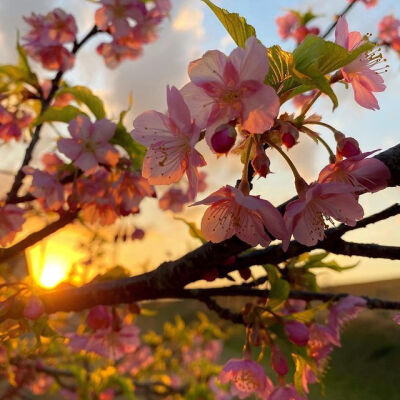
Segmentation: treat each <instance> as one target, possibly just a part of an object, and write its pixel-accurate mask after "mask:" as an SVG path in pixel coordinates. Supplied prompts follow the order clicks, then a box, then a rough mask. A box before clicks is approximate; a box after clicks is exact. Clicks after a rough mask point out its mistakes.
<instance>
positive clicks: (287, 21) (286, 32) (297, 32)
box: [276, 11, 319, 44]
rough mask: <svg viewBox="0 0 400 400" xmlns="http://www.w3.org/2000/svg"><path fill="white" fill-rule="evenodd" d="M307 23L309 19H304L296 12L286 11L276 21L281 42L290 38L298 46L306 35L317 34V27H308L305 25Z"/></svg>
mask: <svg viewBox="0 0 400 400" xmlns="http://www.w3.org/2000/svg"><path fill="white" fill-rule="evenodd" d="M311 19H312V18H311ZM309 21H310V19H305V18H304V16H303V15H301V14H299V13H298V12H295V11H288V12H287V13H286V14H285V15H283V16H282V17H278V18H277V19H276V23H277V25H278V34H279V36H280V37H281V38H282V39H283V40H287V39H289V38H291V39H294V40H295V41H296V43H297V44H300V43H301V42H302V41H303V40H304V39H305V38H306V36H307V35H309V34H313V35H318V34H319V28H318V27H316V26H312V27H308V26H307V25H306V24H307V23H308V22H309Z"/></svg>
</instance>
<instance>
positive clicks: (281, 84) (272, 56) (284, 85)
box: [265, 46, 299, 93]
mask: <svg viewBox="0 0 400 400" xmlns="http://www.w3.org/2000/svg"><path fill="white" fill-rule="evenodd" d="M268 60H269V71H268V74H267V76H266V78H265V83H266V84H267V85H270V86H272V87H273V88H274V89H275V90H276V91H277V92H278V93H280V92H286V91H287V90H289V89H290V88H292V87H293V86H298V85H299V84H298V83H297V82H296V81H295V80H294V79H293V78H292V67H293V54H292V53H289V52H288V51H284V50H282V49H281V47H280V46H272V47H269V48H268Z"/></svg>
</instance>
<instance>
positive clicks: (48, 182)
mask: <svg viewBox="0 0 400 400" xmlns="http://www.w3.org/2000/svg"><path fill="white" fill-rule="evenodd" d="M24 172H25V174H26V175H32V183H31V187H30V189H29V191H30V193H32V194H33V195H34V196H35V197H36V198H37V199H38V201H39V203H40V204H41V206H42V207H43V209H44V210H58V209H59V208H61V207H62V205H63V204H64V188H63V185H62V184H61V183H60V182H59V180H58V178H57V177H56V176H54V175H51V174H49V173H48V172H45V171H41V170H40V169H35V168H31V167H26V168H24Z"/></svg>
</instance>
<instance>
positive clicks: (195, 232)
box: [174, 217, 207, 243]
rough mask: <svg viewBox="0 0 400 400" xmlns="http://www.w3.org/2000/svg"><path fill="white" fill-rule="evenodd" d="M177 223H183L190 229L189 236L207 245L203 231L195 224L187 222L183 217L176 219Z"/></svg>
mask: <svg viewBox="0 0 400 400" xmlns="http://www.w3.org/2000/svg"><path fill="white" fill-rule="evenodd" d="M174 219H176V220H177V221H182V222H183V223H184V224H186V226H187V227H188V228H189V234H190V236H191V237H193V238H195V239H199V240H200V242H201V243H206V242H207V240H206V239H205V238H204V236H203V234H202V233H201V230H200V229H199V228H198V227H197V226H196V224H195V223H194V222H189V221H186V219H185V218H182V217H174Z"/></svg>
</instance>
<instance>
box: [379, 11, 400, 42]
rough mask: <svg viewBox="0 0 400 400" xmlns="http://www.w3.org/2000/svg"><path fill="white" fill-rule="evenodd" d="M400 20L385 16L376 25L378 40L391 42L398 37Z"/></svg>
mask: <svg viewBox="0 0 400 400" xmlns="http://www.w3.org/2000/svg"><path fill="white" fill-rule="evenodd" d="M399 27H400V20H398V19H397V18H394V17H393V15H386V16H385V17H383V18H382V19H381V20H380V21H379V24H378V30H379V38H380V39H382V40H383V41H384V42H389V43H390V42H391V41H392V40H393V39H396V38H398V37H399Z"/></svg>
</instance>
